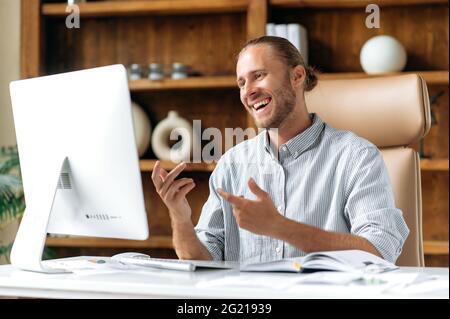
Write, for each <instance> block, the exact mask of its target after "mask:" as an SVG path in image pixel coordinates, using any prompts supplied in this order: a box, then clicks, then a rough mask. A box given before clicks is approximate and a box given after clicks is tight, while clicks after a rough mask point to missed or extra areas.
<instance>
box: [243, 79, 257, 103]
mask: <svg viewBox="0 0 450 319" xmlns="http://www.w3.org/2000/svg"><path fill="white" fill-rule="evenodd" d="M256 92H257V90H256V87H255V86H254V85H252V84H251V83H249V84H245V87H244V92H243V97H244V98H245V99H249V100H251V99H252V98H253V97H254V96H255V95H256Z"/></svg>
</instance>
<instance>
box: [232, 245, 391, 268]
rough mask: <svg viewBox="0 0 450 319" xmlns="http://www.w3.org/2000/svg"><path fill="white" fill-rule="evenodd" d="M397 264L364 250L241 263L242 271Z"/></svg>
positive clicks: (387, 265) (381, 266)
mask: <svg viewBox="0 0 450 319" xmlns="http://www.w3.org/2000/svg"><path fill="white" fill-rule="evenodd" d="M397 268H399V267H397V266H396V265H394V264H392V263H390V262H388V261H386V260H384V259H382V258H380V257H377V256H375V255H373V254H370V253H368V252H365V251H362V250H338V251H324V252H316V253H311V254H308V255H306V256H304V257H296V258H288V259H282V260H276V261H269V262H262V263H251V264H243V265H241V268H240V270H241V271H281V272H309V271H321V270H322V271H323V270H331V271H343V272H369V273H382V272H386V271H390V270H394V269H397Z"/></svg>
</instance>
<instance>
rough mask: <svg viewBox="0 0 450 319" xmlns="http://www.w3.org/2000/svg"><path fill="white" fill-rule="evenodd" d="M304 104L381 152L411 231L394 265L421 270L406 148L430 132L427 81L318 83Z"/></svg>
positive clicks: (416, 199)
mask: <svg viewBox="0 0 450 319" xmlns="http://www.w3.org/2000/svg"><path fill="white" fill-rule="evenodd" d="M306 105H307V107H308V111H309V112H310V113H312V112H314V113H317V114H319V116H320V117H321V118H322V119H323V120H324V121H325V122H326V123H328V124H329V125H331V126H332V127H335V128H337V129H343V130H349V131H353V132H354V133H356V134H358V135H359V136H361V137H364V138H366V139H368V140H369V141H371V142H372V143H374V144H375V145H377V147H378V148H379V149H380V150H381V152H382V154H383V157H384V161H385V163H386V167H387V169H388V172H389V176H390V179H391V183H392V186H393V190H394V195H395V201H396V204H397V207H398V208H399V209H401V210H402V212H403V216H404V218H405V220H406V223H407V225H408V227H409V229H410V234H409V236H408V238H407V239H406V242H405V245H404V246H403V250H402V254H401V255H400V257H399V258H398V259H397V264H398V265H401V266H424V256H423V239H422V191H421V182H420V161H419V156H418V154H417V152H415V151H414V150H413V149H411V148H410V147H408V145H411V144H412V143H414V142H416V141H418V140H419V139H420V138H422V137H423V136H425V135H426V134H427V133H428V130H429V128H430V118H431V115H430V105H429V99H428V91H427V87H426V84H425V81H424V80H423V79H422V78H421V77H420V76H418V75H415V74H409V75H399V76H390V77H378V78H366V79H352V80H327V81H319V84H318V86H317V87H316V88H315V89H314V90H313V91H311V92H308V93H307V94H306Z"/></svg>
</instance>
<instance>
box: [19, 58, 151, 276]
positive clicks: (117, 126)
mask: <svg viewBox="0 0 450 319" xmlns="http://www.w3.org/2000/svg"><path fill="white" fill-rule="evenodd" d="M10 93H11V101H12V109H13V116H14V123H15V129H16V137H17V146H18V151H19V158H20V167H21V172H22V180H23V188H24V194H25V202H26V209H25V212H24V215H23V218H22V221H21V223H20V226H19V230H18V232H17V235H16V238H15V241H14V244H13V247H12V251H11V264H12V265H13V266H15V267H17V268H19V269H23V270H31V271H38V272H48V273H55V272H64V271H63V270H57V269H49V268H47V267H45V266H44V265H43V264H42V262H41V261H42V252H43V249H44V245H45V240H46V237H47V233H54V234H67V235H78V236H93V237H107V238H122V239H135V240H144V239H146V238H147V237H148V223H147V214H146V211H145V206H144V198H143V191H142V181H141V174H140V169H139V158H138V151H137V148H136V143H135V136H134V130H133V120H132V111H131V106H130V105H131V101H130V92H129V90H128V81H127V74H126V69H125V67H124V66H123V65H112V66H106V67H99V68H94V69H88V70H82V71H76V72H69V73H63V74H57V75H51V76H44V77H38V78H32V79H27V80H21V81H14V82H11V84H10Z"/></svg>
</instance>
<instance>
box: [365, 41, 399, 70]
mask: <svg viewBox="0 0 450 319" xmlns="http://www.w3.org/2000/svg"><path fill="white" fill-rule="evenodd" d="M406 60H407V55H406V50H405V48H404V47H403V45H402V44H401V43H400V42H399V41H398V40H397V39H395V38H394V37H391V36H388V35H379V36H375V37H373V38H371V39H369V40H368V41H367V42H366V43H364V45H363V47H362V48H361V52H360V62H361V66H362V68H363V70H364V71H365V72H366V73H368V74H379V73H386V72H399V71H402V70H403V69H404V67H405V65H406Z"/></svg>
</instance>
